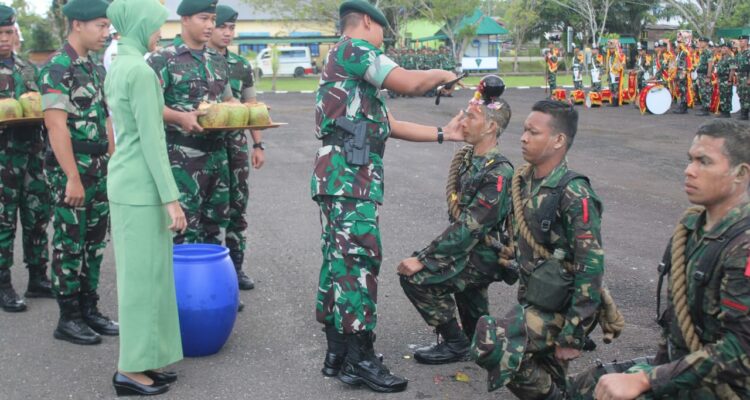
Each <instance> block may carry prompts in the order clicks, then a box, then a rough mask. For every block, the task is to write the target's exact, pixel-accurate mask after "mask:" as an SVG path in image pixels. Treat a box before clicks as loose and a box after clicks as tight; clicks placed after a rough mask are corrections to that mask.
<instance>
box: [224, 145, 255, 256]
mask: <svg viewBox="0 0 750 400" xmlns="http://www.w3.org/2000/svg"><path fill="white" fill-rule="evenodd" d="M226 142H227V158H228V160H227V164H228V166H229V216H228V218H227V227H226V235H225V238H224V242H225V243H226V246H227V248H228V249H229V253H230V255H231V256H232V260H233V261H234V260H237V259H238V260H242V257H243V255H244V254H245V248H246V246H247V238H246V236H245V230H247V218H246V216H247V214H246V210H247V201H248V196H249V190H248V185H247V180H248V178H249V177H250V154H249V149H248V146H247V135H246V134H245V132H243V131H235V132H230V133H228V134H227V137H226ZM240 262H241V261H240Z"/></svg>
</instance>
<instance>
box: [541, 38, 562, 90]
mask: <svg viewBox="0 0 750 400" xmlns="http://www.w3.org/2000/svg"><path fill="white" fill-rule="evenodd" d="M559 57H560V49H558V48H557V47H555V42H554V41H553V40H552V39H551V38H550V41H549V42H547V51H546V52H545V53H544V61H545V63H546V64H547V65H546V67H545V68H547V86H548V87H549V91H550V94H551V93H552V92H554V91H555V89H557V63H558V58H559Z"/></svg>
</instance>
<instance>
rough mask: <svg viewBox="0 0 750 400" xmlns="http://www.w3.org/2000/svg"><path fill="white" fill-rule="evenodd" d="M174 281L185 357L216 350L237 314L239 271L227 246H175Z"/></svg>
mask: <svg viewBox="0 0 750 400" xmlns="http://www.w3.org/2000/svg"><path fill="white" fill-rule="evenodd" d="M174 281H175V290H176V292H177V309H178V311H179V314H180V332H181V334H182V352H183V354H184V355H185V356H186V357H202V356H207V355H211V354H215V353H217V352H218V351H219V350H221V347H222V346H224V343H226V341H227V339H229V335H230V334H231V333H232V328H233V327H234V321H235V319H236V318H237V305H238V303H239V291H238V287H237V274H236V272H235V271H234V265H233V264H232V260H231V259H230V258H229V250H228V249H227V248H226V247H223V246H218V245H214V244H181V245H175V246H174Z"/></svg>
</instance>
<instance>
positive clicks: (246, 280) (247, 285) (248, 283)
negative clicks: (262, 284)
mask: <svg viewBox="0 0 750 400" xmlns="http://www.w3.org/2000/svg"><path fill="white" fill-rule="evenodd" d="M229 258H231V259H232V263H233V264H234V270H235V271H236V272H237V284H238V285H239V288H240V290H251V289H254V288H255V282H253V280H252V279H251V278H250V277H249V276H247V275H246V274H245V272H244V271H243V270H242V263H243V261H245V255H244V254H243V253H242V252H241V251H238V252H235V251H233V252H230V253H229Z"/></svg>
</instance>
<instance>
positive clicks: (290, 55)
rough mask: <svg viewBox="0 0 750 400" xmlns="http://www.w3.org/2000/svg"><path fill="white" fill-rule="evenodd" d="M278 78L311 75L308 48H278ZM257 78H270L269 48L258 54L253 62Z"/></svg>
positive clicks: (310, 59) (271, 73)
mask: <svg viewBox="0 0 750 400" xmlns="http://www.w3.org/2000/svg"><path fill="white" fill-rule="evenodd" d="M278 50H279V71H278V75H279V76H284V75H287V76H289V75H291V76H294V77H295V78H299V77H301V76H303V75H309V74H312V73H313V66H312V58H311V57H310V48H308V47H301V46H300V47H279V48H278ZM255 63H256V64H255V65H257V66H258V75H259V76H261V77H262V76H271V75H273V70H272V68H271V48H265V49H263V50H261V51H260V53H258V57H257V58H256V60H255Z"/></svg>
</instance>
